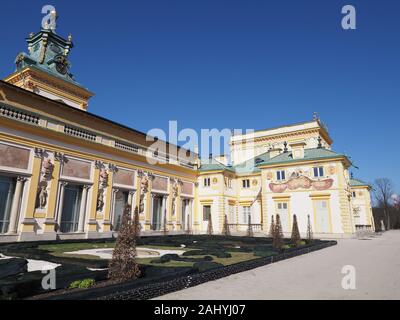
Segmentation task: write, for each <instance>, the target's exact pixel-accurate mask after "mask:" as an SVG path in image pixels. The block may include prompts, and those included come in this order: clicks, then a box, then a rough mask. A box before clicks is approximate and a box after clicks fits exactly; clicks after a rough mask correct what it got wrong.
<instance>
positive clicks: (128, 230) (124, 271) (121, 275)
mask: <svg viewBox="0 0 400 320" xmlns="http://www.w3.org/2000/svg"><path fill="white" fill-rule="evenodd" d="M135 258H136V232H135V226H134V223H132V219H131V212H130V208H129V207H128V206H127V207H126V208H125V211H124V213H123V217H122V224H121V228H120V230H119V233H118V237H117V241H116V244H115V248H114V252H113V256H112V259H111V261H110V263H109V265H108V277H109V278H110V279H111V280H112V281H115V282H123V281H127V280H132V279H136V278H137V277H138V276H139V275H140V270H139V267H138V265H137V263H136V261H135Z"/></svg>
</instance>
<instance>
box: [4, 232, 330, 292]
mask: <svg viewBox="0 0 400 320" xmlns="http://www.w3.org/2000/svg"><path fill="white" fill-rule="evenodd" d="M114 244H115V242H114V240H113V239H108V240H85V241H82V240H81V241H69V242H65V241H64V242H48V243H43V242H41V243H14V244H8V245H0V252H1V253H3V254H5V255H7V256H13V257H20V258H24V259H36V260H44V261H48V262H52V263H57V264H61V265H62V266H61V267H58V268H57V269H56V274H57V289H58V290H57V291H54V292H51V293H48V294H46V295H45V296H40V295H39V296H37V297H34V299H104V298H106V299H114V298H116V299H149V298H152V297H155V296H158V295H161V294H165V293H168V292H172V291H176V290H181V289H183V288H185V287H188V286H192V285H197V284H200V283H203V282H206V281H210V280H214V279H218V278H221V277H225V276H227V275H230V274H233V273H236V272H241V271H245V270H249V269H252V268H256V267H259V266H262V265H266V264H269V263H273V262H276V261H280V260H282V259H286V258H289V257H292V256H297V255H299V254H304V253H307V252H310V251H314V250H317V249H322V248H324V247H327V246H331V245H334V244H336V242H328V241H320V240H313V242H312V243H309V244H306V243H305V242H302V244H301V245H300V246H298V247H294V246H291V245H290V243H289V240H286V243H285V246H284V249H283V250H281V251H277V250H275V249H273V247H272V240H271V239H269V238H251V237H232V236H228V237H226V236H206V235H174V236H155V237H142V238H140V239H139V240H138V248H141V247H143V248H146V250H150V249H152V250H155V251H157V250H160V251H163V250H171V252H178V251H179V252H181V253H180V254H165V255H162V256H158V257H153V256H152V257H147V258H141V259H137V262H138V264H139V266H140V270H141V273H142V276H141V277H140V278H139V279H137V280H134V281H129V282H126V283H123V284H111V283H109V282H107V281H106V277H107V270H104V268H107V264H108V260H105V259H101V258H99V257H98V256H95V255H80V254H74V252H75V251H79V250H87V249H105V250H109V251H110V249H111V248H113V246H114ZM71 252H72V254H71ZM88 268H93V269H95V270H93V269H92V270H89V269H88ZM97 269H103V270H100V271H96V270H97ZM42 277H43V274H41V272H36V273H26V274H24V275H22V276H19V277H14V279H12V278H11V279H3V280H0V286H2V285H3V284H4V283H6V284H7V285H8V290H7V292H6V294H7V295H6V297H9V296H10V294H11V297H13V298H26V297H29V296H33V295H37V294H40V293H42V292H43V290H41V286H40V283H41V282H40V281H41V279H42ZM59 278H60V280H59ZM83 279H93V280H95V281H96V285H95V287H93V288H89V289H85V290H82V289H78V290H77V289H74V290H66V289H67V288H68V287H69V285H70V283H71V282H72V281H75V280H83ZM13 283H14V285H15V286H16V287H23V288H25V289H24V290H17V289H16V288H14V289H15V291H16V293H15V292H14V295H12V294H13V288H12V284H13ZM26 288H30V290H28V289H26ZM3 291H4V290H3ZM29 291H30V292H29ZM0 295H1V292H0ZM3 298H4V297H3ZM0 299H1V297H0Z"/></svg>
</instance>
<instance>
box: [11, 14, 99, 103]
mask: <svg viewBox="0 0 400 320" xmlns="http://www.w3.org/2000/svg"><path fill="white" fill-rule="evenodd" d="M54 14H55V13H54ZM26 41H27V43H28V53H25V52H23V53H20V54H18V56H17V58H16V59H15V64H16V67H17V68H16V71H15V72H14V73H13V74H11V75H9V76H8V77H7V78H5V79H4V80H5V81H7V82H9V83H11V84H13V85H15V86H18V87H21V88H24V89H26V90H29V91H32V92H35V93H37V94H39V95H42V96H45V97H47V98H50V99H53V100H58V101H62V102H64V103H65V104H67V105H70V106H72V107H75V108H78V109H81V110H85V111H86V110H87V108H88V101H89V99H90V98H91V97H92V96H93V93H91V92H90V91H88V90H87V89H86V88H84V87H83V86H81V85H80V84H79V83H78V82H76V81H75V79H74V77H73V75H72V74H71V72H70V67H71V64H70V62H69V53H70V51H71V49H72V48H73V43H72V36H71V35H69V36H68V38H67V39H64V38H62V37H60V36H59V35H57V34H56V32H55V26H52V27H49V26H47V25H46V26H45V28H42V29H41V30H40V31H39V32H38V33H36V34H34V33H31V34H30V35H29V37H28V38H27V39H26Z"/></svg>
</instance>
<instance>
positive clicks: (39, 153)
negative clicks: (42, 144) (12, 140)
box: [34, 147, 45, 159]
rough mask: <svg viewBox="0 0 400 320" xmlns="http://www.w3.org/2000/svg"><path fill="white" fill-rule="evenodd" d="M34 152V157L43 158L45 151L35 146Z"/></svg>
mask: <svg viewBox="0 0 400 320" xmlns="http://www.w3.org/2000/svg"><path fill="white" fill-rule="evenodd" d="M34 152H35V157H36V158H40V159H43V157H44V153H45V151H44V150H43V149H41V148H37V147H35V149H34Z"/></svg>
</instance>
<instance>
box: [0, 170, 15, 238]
mask: <svg viewBox="0 0 400 320" xmlns="http://www.w3.org/2000/svg"><path fill="white" fill-rule="evenodd" d="M14 190H15V181H14V179H12V178H8V177H3V176H0V234H1V233H7V231H8V226H9V224H10V210H11V202H12V199H13V196H14Z"/></svg>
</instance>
